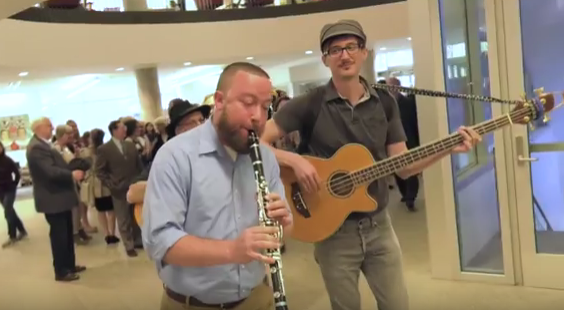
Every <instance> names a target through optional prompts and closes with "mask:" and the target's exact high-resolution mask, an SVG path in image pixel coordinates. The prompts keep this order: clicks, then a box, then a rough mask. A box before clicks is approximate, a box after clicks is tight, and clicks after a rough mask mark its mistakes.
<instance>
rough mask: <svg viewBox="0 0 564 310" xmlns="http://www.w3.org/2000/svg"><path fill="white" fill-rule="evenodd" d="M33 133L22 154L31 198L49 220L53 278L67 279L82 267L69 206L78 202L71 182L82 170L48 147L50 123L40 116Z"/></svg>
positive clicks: (79, 177) (81, 175)
mask: <svg viewBox="0 0 564 310" xmlns="http://www.w3.org/2000/svg"><path fill="white" fill-rule="evenodd" d="M31 129H32V131H33V137H32V138H31V140H30V141H29V144H28V145H27V151H26V158H27V163H28V166H29V174H30V175H31V179H32V181H33V200H34V202H35V209H36V210H37V212H38V213H43V214H45V219H46V220H47V223H49V239H50V241H51V252H52V254H53V267H54V269H55V280H56V281H62V282H70V281H75V280H78V279H79V276H78V275H77V273H79V272H82V271H84V270H86V267H83V266H78V265H76V262H75V253H74V240H73V223H72V211H71V210H72V209H73V208H74V207H76V206H77V205H78V195H77V194H76V191H75V188H74V187H75V182H78V181H80V180H82V178H83V177H84V172H82V171H80V170H75V171H72V170H71V168H70V167H69V165H68V164H67V162H66V161H65V159H64V158H63V156H62V155H61V154H60V153H59V152H57V151H56V150H55V149H54V148H52V147H51V145H50V143H49V140H50V139H51V137H52V136H53V124H51V121H50V120H49V119H48V118H45V117H43V118H40V119H37V120H35V121H34V122H33V123H32V124H31Z"/></svg>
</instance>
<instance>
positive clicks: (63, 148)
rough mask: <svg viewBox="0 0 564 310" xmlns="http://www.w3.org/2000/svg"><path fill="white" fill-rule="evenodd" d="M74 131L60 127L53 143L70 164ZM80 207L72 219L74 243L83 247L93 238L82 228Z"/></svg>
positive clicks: (75, 210)
mask: <svg viewBox="0 0 564 310" xmlns="http://www.w3.org/2000/svg"><path fill="white" fill-rule="evenodd" d="M73 134H74V131H73V129H72V127H71V126H69V125H59V126H57V128H56V129H55V142H54V143H53V148H54V149H55V150H57V151H58V152H59V153H60V154H61V155H62V156H63V159H64V160H65V161H66V162H67V163H70V162H71V160H73V159H74V158H75V154H74V153H73V152H72V151H71V150H70V149H69V147H68V145H69V144H70V143H69V142H70V139H71V138H72V135H73ZM76 189H77V195H78V184H77V187H76ZM79 208H80V206H76V208H73V209H72V219H73V232H74V241H75V243H76V244H79V245H83V244H86V243H88V241H90V239H92V237H90V236H89V235H88V234H87V233H86V231H85V230H84V228H83V226H82V222H81V219H80V210H79Z"/></svg>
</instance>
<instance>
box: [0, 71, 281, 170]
mask: <svg viewBox="0 0 564 310" xmlns="http://www.w3.org/2000/svg"><path fill="white" fill-rule="evenodd" d="M282 65H283V64H282ZM282 65H281V66H278V67H277V69H276V70H272V72H271V73H272V74H271V79H272V81H273V84H274V85H276V87H280V86H287V85H289V84H290V81H289V73H288V72H289V67H288V66H285V67H284V66H282ZM222 68H223V65H202V66H185V67H179V68H164V69H160V70H159V86H160V91H161V103H162V108H163V110H165V109H167V108H168V104H169V102H170V100H172V99H174V98H183V99H188V100H189V101H190V102H192V103H203V102H204V98H205V97H206V96H207V95H209V94H211V93H213V92H214V91H215V89H216V85H217V81H218V79H219V74H220V73H221V71H222ZM267 70H269V69H268V68H267ZM34 74H35V72H30V73H29V75H28V76H25V77H20V78H19V80H14V81H12V82H10V83H6V84H4V85H2V83H0V105H1V109H0V139H1V141H2V143H3V144H4V145H6V148H7V149H8V150H9V152H10V157H12V158H13V159H14V160H15V161H17V162H19V163H20V165H22V166H24V165H25V164H26V159H25V145H26V144H27V141H28V140H29V138H30V137H31V131H30V130H29V127H30V126H29V125H30V124H31V122H32V121H33V120H34V119H36V118H38V117H42V116H46V117H49V118H50V119H51V120H52V122H53V124H54V125H55V126H57V125H60V124H64V123H65V122H66V121H67V120H69V119H72V120H74V121H76V122H77V124H78V127H79V130H80V131H81V132H85V131H88V130H92V129H94V128H100V129H102V130H104V131H106V139H109V133H108V132H107V126H108V124H109V123H110V121H112V120H115V119H117V118H119V117H123V116H133V117H136V118H139V119H140V118H142V110H141V105H140V103H139V97H138V92H137V82H136V79H135V75H134V73H133V72H132V71H127V70H126V69H124V68H119V69H117V72H114V73H106V74H81V75H76V76H67V77H58V78H50V79H37V80H34V79H32V77H33V76H34Z"/></svg>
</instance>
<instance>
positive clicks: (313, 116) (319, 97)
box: [296, 84, 522, 154]
mask: <svg viewBox="0 0 564 310" xmlns="http://www.w3.org/2000/svg"><path fill="white" fill-rule="evenodd" d="M371 87H372V88H374V89H375V90H376V92H378V95H379V96H380V98H382V97H384V98H391V99H392V100H393V97H392V96H391V94H390V93H389V91H398V92H404V93H407V94H409V95H419V96H427V97H443V98H457V99H463V100H470V101H482V102H496V103H502V104H510V105H513V104H519V103H522V100H507V99H499V98H495V97H489V96H479V95H471V94H457V93H451V92H444V91H436V90H429V89H420V88H415V87H404V86H397V85H388V84H374V85H371ZM312 91H315V92H316V94H315V95H314V96H313V98H314V99H313V100H311V101H310V102H309V103H308V105H307V109H308V111H307V114H306V115H307V117H306V119H305V120H304V125H303V127H302V130H300V144H299V145H298V148H297V149H296V152H297V153H298V154H306V153H307V152H308V150H309V141H310V139H311V134H312V132H313V128H314V126H315V123H316V121H317V117H318V116H319V112H320V111H321V105H322V104H323V103H324V101H323V100H324V95H325V88H324V86H320V87H317V88H316V89H314V90H312ZM386 106H387V107H391V105H389V104H388V105H384V111H385V113H386V118H387V119H388V120H389V116H390V114H391V113H390V112H391V111H388V109H386Z"/></svg>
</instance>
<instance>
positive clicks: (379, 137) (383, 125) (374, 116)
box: [362, 105, 388, 147]
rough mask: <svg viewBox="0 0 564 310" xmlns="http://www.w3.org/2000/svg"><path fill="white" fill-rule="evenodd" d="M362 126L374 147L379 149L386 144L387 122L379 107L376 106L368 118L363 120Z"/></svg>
mask: <svg viewBox="0 0 564 310" xmlns="http://www.w3.org/2000/svg"><path fill="white" fill-rule="evenodd" d="M362 125H363V126H364V129H365V132H366V134H367V135H368V138H369V139H370V141H371V142H372V143H374V145H376V146H377V147H380V146H383V145H385V144H386V138H387V136H388V120H387V119H386V115H385V114H384V110H383V109H382V106H381V105H378V106H377V107H376V108H375V109H373V111H371V112H370V114H369V115H368V116H366V117H364V118H363V120H362Z"/></svg>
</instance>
